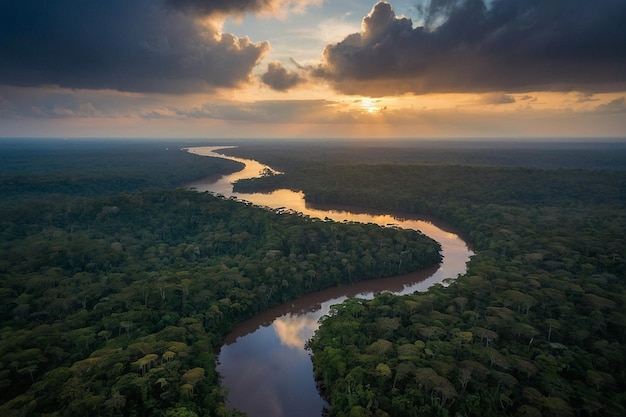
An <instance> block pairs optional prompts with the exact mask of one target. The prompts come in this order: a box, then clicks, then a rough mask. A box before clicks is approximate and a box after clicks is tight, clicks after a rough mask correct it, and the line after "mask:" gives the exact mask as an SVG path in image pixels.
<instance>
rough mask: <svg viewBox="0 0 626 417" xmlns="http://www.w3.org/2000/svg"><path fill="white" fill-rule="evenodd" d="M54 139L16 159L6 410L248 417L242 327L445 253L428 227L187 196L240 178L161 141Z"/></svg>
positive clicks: (5, 225)
mask: <svg viewBox="0 0 626 417" xmlns="http://www.w3.org/2000/svg"><path fill="white" fill-rule="evenodd" d="M30 144H32V142H25V145H30ZM38 145H39V144H38ZM43 145H48V146H49V148H47V147H46V146H42V148H41V149H40V148H36V149H33V148H31V149H28V148H24V147H23V146H22V147H20V146H19V144H15V143H12V144H11V146H7V148H6V149H5V151H6V152H2V155H3V158H4V160H5V162H6V164H5V165H3V169H2V172H1V176H0V191H1V193H2V200H1V201H2V203H1V204H0V219H1V220H0V226H1V227H0V253H2V257H1V259H0V284H1V285H0V387H2V394H1V395H0V413H1V414H2V415H3V416H22V415H33V416H43V415H46V416H76V415H102V416H109V415H129V416H161V415H164V416H193V415H220V416H227V415H237V414H238V412H237V411H232V410H228V409H227V408H226V406H225V403H224V401H225V392H224V390H223V388H222V387H221V386H220V384H219V376H218V375H217V373H216V371H215V365H216V363H215V351H216V349H218V348H219V347H220V345H221V343H222V340H223V336H224V334H225V333H226V332H228V331H229V330H230V329H231V328H232V326H233V325H234V324H235V323H237V322H240V321H242V320H245V319H247V318H249V317H251V316H253V315H254V314H257V313H259V312H261V311H263V310H266V309H268V308H270V307H273V306H275V305H277V304H279V303H283V302H286V301H288V300H292V299H295V298H297V297H299V296H301V295H303V294H305V293H307V292H311V291H315V290H319V289H322V288H326V287H329V286H333V285H338V284H341V283H347V282H354V281H356V280H360V279H365V278H370V277H380V276H388V275H395V274H401V273H405V272H409V271H414V270H419V269H422V268H425V267H426V266H429V265H433V264H436V263H438V262H439V261H440V259H441V258H440V254H439V249H440V248H439V245H438V244H437V243H436V242H434V241H432V240H431V239H428V238H426V237H425V236H423V235H422V234H420V233H418V232H415V231H409V230H401V229H397V228H381V227H378V226H375V225H371V224H369V225H364V224H351V223H334V222H330V221H318V220H316V219H310V218H305V217H303V216H300V215H296V214H286V213H279V212H273V211H269V210H265V209H261V208H257V207H252V206H249V205H245V204H242V203H239V202H236V201H232V200H225V199H221V198H217V197H214V196H212V195H210V194H207V193H197V192H193V191H188V190H184V189H180V188H179V189H176V188H175V187H174V185H175V184H176V183H180V184H184V183H186V182H188V181H191V180H194V179H197V178H198V177H199V176H210V175H216V174H218V173H220V172H228V171H232V170H234V168H235V167H234V166H233V164H232V163H225V162H224V161H222V160H221V159H215V158H202V157H197V156H194V155H191V154H189V153H186V152H183V151H180V150H179V149H178V148H171V147H168V148H166V147H165V146H164V143H161V142H158V143H152V142H148V143H145V144H144V143H130V144H127V143H110V142H106V143H100V142H96V143H93V144H92V143H86V144H81V145H82V146H76V144H75V146H76V148H73V147H67V148H65V147H64V146H65V144H64V143H61V144H59V143H58V142H55V143H51V144H47V143H46V144H43ZM170 146H171V144H170ZM235 165H236V164H235Z"/></svg>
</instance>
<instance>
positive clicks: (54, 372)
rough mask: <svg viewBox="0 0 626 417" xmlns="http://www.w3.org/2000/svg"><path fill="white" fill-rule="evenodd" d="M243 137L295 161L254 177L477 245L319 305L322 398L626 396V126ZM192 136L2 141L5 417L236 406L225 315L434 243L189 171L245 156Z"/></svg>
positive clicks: (515, 407) (344, 404)
mask: <svg viewBox="0 0 626 417" xmlns="http://www.w3.org/2000/svg"><path fill="white" fill-rule="evenodd" d="M231 144H232V143H229V145H231ZM238 144H239V145H240V147H239V148H236V149H229V150H228V151H225V152H228V153H229V154H233V155H235V154H236V155H238V156H243V157H250V158H254V159H257V160H260V161H262V162H264V163H267V164H269V165H271V166H272V167H274V168H276V169H278V170H280V171H282V172H284V173H285V174H284V175H275V176H266V177H264V178H262V179H258V180H254V181H244V182H241V183H240V184H238V187H239V189H240V190H269V189H274V188H291V189H294V190H303V191H304V192H305V194H306V198H307V200H308V201H311V202H313V203H317V204H331V205H352V206H360V207H364V208H370V209H376V210H381V211H389V212H396V213H402V212H404V213H406V212H412V213H417V214H422V215H428V216H432V217H435V218H438V219H441V220H443V221H445V222H448V223H450V224H452V225H453V226H455V227H456V228H457V229H458V230H460V231H461V232H462V233H463V234H464V235H465V236H466V238H467V239H468V240H469V242H470V243H471V244H472V245H473V248H474V250H475V252H476V256H474V257H473V259H472V260H471V261H470V264H469V265H468V273H467V274H466V275H465V276H463V277H460V278H459V279H458V280H456V281H455V282H454V283H452V284H451V285H450V286H448V287H447V288H444V287H441V286H436V287H435V288H432V289H431V290H429V291H427V292H425V293H417V294H413V295H406V296H392V295H389V294H383V295H380V296H378V297H376V298H375V299H373V300H371V301H364V300H358V299H353V300H348V301H346V302H345V303H343V304H341V305H338V306H336V307H335V308H334V309H333V311H332V314H330V315H329V316H328V317H326V318H325V319H324V320H323V322H322V326H321V328H320V329H319V330H318V331H317V332H316V334H315V336H314V337H313V339H312V340H311V341H310V342H309V345H308V346H309V348H310V349H311V352H312V360H313V364H314V369H315V377H316V379H317V381H318V383H319V386H320V389H321V391H322V392H323V393H324V395H325V396H326V397H327V398H328V400H329V403H330V405H331V408H330V410H329V414H330V415H335V416H400V415H402V416H456V415H463V416H542V415H549V416H622V415H624V414H625V413H626V394H625V393H626V363H625V362H626V349H625V346H626V345H625V344H626V291H625V285H626V283H625V280H626V260H625V256H626V242H625V237H624V236H625V233H624V231H625V230H626V204H625V203H626V145H625V144H624V143H623V142H621V143H620V142H613V143H605V144H594V145H590V144H589V142H587V143H582V142H581V143H541V144H540V143H534V144H522V143H516V144H499V143H495V142H476V143H471V144H470V143H469V142H444V143H436V142H419V143H411V142H397V143H384V144H383V143H380V142H361V143H356V142H348V141H345V142H342V141H335V142H331V141H325V142H313V141H292V142H285V141H281V142H273V143H272V142H257V141H252V140H250V141H242V142H240V143H238ZM189 145H194V144H192V143H181V142H176V141H174V140H171V141H135V142H131V141H125V142H122V141H95V142H94V141H49V142H45V141H38V140H25V141H17V140H16V141H9V140H5V141H0V150H1V152H0V253H1V256H0V323H1V326H0V387H2V390H0V413H1V414H2V415H3V416H22V415H29V416H30V415H33V416H66V415H67V416H70V415H72V416H73V415H101V416H109V415H110V416H117V415H128V416H196V415H197V416H213V415H216V416H228V415H239V414H240V413H239V412H237V411H233V410H228V409H227V408H226V406H225V404H224V400H225V392H224V389H223V388H222V387H221V386H220V385H219V375H217V373H216V371H215V352H216V349H219V347H220V345H221V342H222V338H223V336H224V334H225V333H226V332H228V330H229V329H230V328H232V326H233V325H234V324H235V323H237V322H239V321H241V320H243V319H245V318H248V317H251V316H252V315H254V314H256V313H258V312H260V311H262V310H264V309H267V308H270V307H271V306H274V305H277V304H279V303H282V302H286V301H289V300H291V299H294V298H296V297H298V296H300V295H302V294H305V293H307V292H310V291H314V290H316V289H321V288H325V287H328V286H332V285H337V284H340V283H343V282H352V281H355V280H359V279H366V278H370V277H374V276H376V277H378V276H386V275H393V274H398V273H402V272H406V271H408V270H417V269H421V268H424V267H425V266H428V265H432V264H434V263H437V262H439V260H440V256H439V254H438V250H439V246H438V245H437V244H436V242H433V241H431V240H430V239H428V238H425V237H424V236H422V235H421V234H419V233H417V232H412V231H401V230H397V229H393V228H380V227H376V226H373V225H358V224H338V223H332V222H320V221H311V219H307V218H303V217H301V216H297V215H288V216H287V215H280V214H278V213H274V212H272V211H267V210H264V209H260V208H255V207H251V206H246V205H244V204H241V203H237V202H234V201H230V200H223V199H219V198H215V197H212V196H210V195H208V194H202V193H196V192H192V191H187V190H184V189H180V188H176V187H178V186H181V185H183V184H185V183H186V182H190V181H193V180H195V179H198V178H202V177H208V176H218V175H219V174H220V173H225V172H232V171H234V170H236V169H237V165H238V164H236V163H234V162H230V161H223V160H220V159H214V158H203V157H199V156H194V155H190V154H188V153H186V152H182V151H180V150H179V149H180V148H181V147H183V146H189ZM381 242H384V244H382V243H381ZM400 254H402V255H400ZM398 256H404V257H405V258H404V259H403V262H397V259H398ZM364 259H367V260H368V261H367V262H368V265H365V264H364ZM400 265H401V267H400Z"/></svg>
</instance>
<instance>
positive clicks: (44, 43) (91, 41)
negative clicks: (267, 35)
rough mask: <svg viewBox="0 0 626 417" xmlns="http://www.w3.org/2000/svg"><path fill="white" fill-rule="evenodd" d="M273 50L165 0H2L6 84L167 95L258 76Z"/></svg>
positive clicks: (0, 39)
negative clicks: (255, 73) (255, 72)
mask: <svg viewBox="0 0 626 417" xmlns="http://www.w3.org/2000/svg"><path fill="white" fill-rule="evenodd" d="M182 3H191V2H181V4H182ZM198 3H201V2H198ZM207 3H216V2H207ZM217 3H219V2H217ZM228 3H230V2H228ZM235 3H236V2H235ZM181 7H182V6H181ZM268 51H269V44H268V43H267V42H258V43H253V42H251V41H250V40H249V39H248V38H245V37H244V38H239V37H236V36H234V35H231V34H224V33H220V32H219V30H218V29H217V28H216V26H210V25H207V24H206V21H205V20H204V21H203V20H202V19H198V18H197V17H195V16H193V15H190V14H187V13H182V12H178V11H175V10H169V9H168V8H167V7H164V3H163V0H161V1H159V0H133V1H127V0H107V1H96V2H91V1H82V0H55V1H39V0H2V1H0V84H5V85H15V86H42V85H58V86H61V87H68V88H86V89H114V90H120V91H134V92H166V93H181V92H189V91H203V90H207V89H211V88H214V87H236V86H239V85H242V84H244V83H247V82H249V81H250V80H251V79H252V69H253V68H254V66H255V65H257V64H258V63H259V62H260V60H261V59H262V58H263V57H264V56H265V55H266V54H267V53H268Z"/></svg>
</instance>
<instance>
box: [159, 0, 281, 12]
mask: <svg viewBox="0 0 626 417" xmlns="http://www.w3.org/2000/svg"><path fill="white" fill-rule="evenodd" d="M277 3H281V1H280V0H165V4H166V5H167V7H169V8H171V9H175V10H183V11H186V12H191V13H198V14H204V15H213V14H241V13H246V12H258V11H261V10H266V9H269V8H273V7H275V5H276V4H277Z"/></svg>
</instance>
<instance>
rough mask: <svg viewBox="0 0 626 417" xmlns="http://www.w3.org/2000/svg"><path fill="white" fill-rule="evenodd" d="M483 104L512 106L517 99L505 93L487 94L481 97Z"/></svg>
mask: <svg viewBox="0 0 626 417" xmlns="http://www.w3.org/2000/svg"><path fill="white" fill-rule="evenodd" d="M481 103H482V104H511V103H515V97H513V96H511V95H508V94H504V93H487V94H484V95H483V96H482V97H481Z"/></svg>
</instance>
